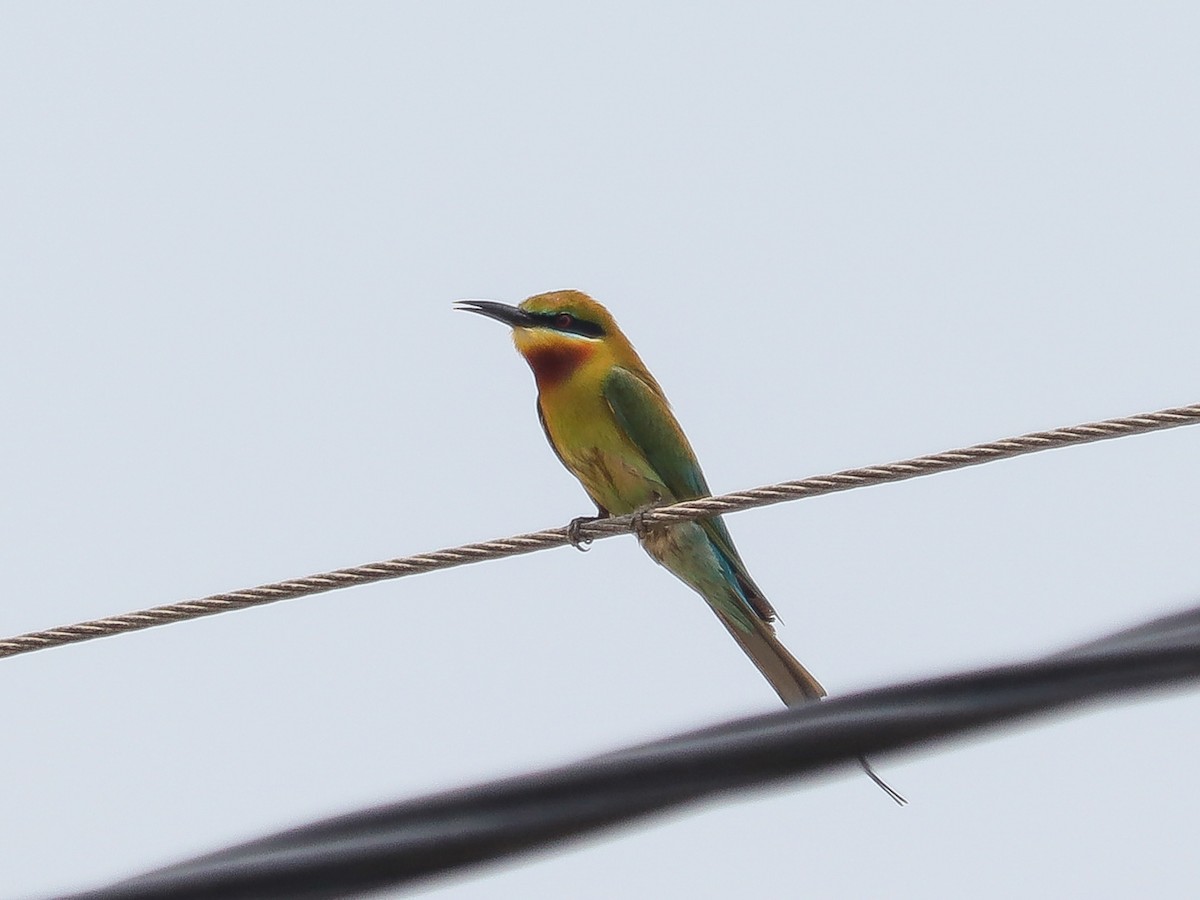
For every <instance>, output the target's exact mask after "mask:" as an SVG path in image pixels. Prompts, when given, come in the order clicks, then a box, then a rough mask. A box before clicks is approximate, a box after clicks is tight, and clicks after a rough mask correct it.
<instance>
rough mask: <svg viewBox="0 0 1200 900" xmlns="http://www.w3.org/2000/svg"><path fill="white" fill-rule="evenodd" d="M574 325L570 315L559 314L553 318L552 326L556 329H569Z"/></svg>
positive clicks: (572, 317)
mask: <svg viewBox="0 0 1200 900" xmlns="http://www.w3.org/2000/svg"><path fill="white" fill-rule="evenodd" d="M574 324H575V317H574V316H573V315H571V314H570V313H559V314H558V315H557V316H555V317H554V325H555V327H557V328H570V327H571V326H572V325H574Z"/></svg>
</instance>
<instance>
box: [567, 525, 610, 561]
mask: <svg viewBox="0 0 1200 900" xmlns="http://www.w3.org/2000/svg"><path fill="white" fill-rule="evenodd" d="M602 518H604V517H603V516H576V517H575V518H574V519H572V520H571V522H570V524H568V525H567V543H568V544H570V545H571V546H572V547H574V548H575V549H576V550H578V551H579V552H580V553H587V551H588V550H590V549H591V546H592V538H590V537H584V536H583V535H582V534H580V533H579V531H580V529H581V528H583V526H584V525H590V524H591V523H592V522H595V521H597V520H599V519H602Z"/></svg>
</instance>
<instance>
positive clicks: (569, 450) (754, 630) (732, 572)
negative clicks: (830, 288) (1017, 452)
mask: <svg viewBox="0 0 1200 900" xmlns="http://www.w3.org/2000/svg"><path fill="white" fill-rule="evenodd" d="M456 307H457V308H458V309H460V310H463V311H466V312H472V313H478V314H480V315H483V316H487V317H489V318H492V319H495V320H497V321H499V322H502V323H504V324H505V325H508V326H509V327H510V328H511V329H512V338H513V343H514V344H515V345H516V349H517V351H518V352H519V353H520V354H521V355H522V356H523V357H524V358H525V361H526V362H527V363H528V364H529V367H530V369H531V370H532V371H533V377H534V381H535V383H536V386H537V414H538V419H539V421H540V422H541V425H542V429H543V431H544V432H545V435H546V439H547V440H548V441H549V443H550V447H551V449H553V451H554V453H555V455H556V456H557V457H558V459H559V461H560V462H561V463H562V464H563V465H564V466H565V467H566V469H567V470H568V471H569V472H570V473H571V474H572V475H574V476H575V478H577V479H578V480H579V482H580V484H581V485H582V486H583V489H584V491H585V492H586V493H587V494H588V496H589V497H590V498H591V500H592V502H593V503H595V505H596V510H597V515H596V516H594V517H580V518H577V519H575V520H574V521H573V522H572V526H571V528H570V529H569V530H568V533H569V534H570V535H571V537H572V543H576V544H577V545H578V544H579V541H578V528H579V526H580V525H581V523H583V522H586V521H594V520H595V519H599V518H606V517H609V516H624V515H631V514H633V515H635V516H640V514H641V513H643V512H644V511H646V510H648V509H651V508H653V507H654V506H657V505H662V504H670V503H678V502H682V501H685V500H695V499H698V498H701V497H707V496H710V495H711V493H712V492H711V491H710V490H709V487H708V482H707V481H706V480H705V477H704V473H703V471H702V470H701V468H700V464H699V462H698V461H697V459H696V454H695V452H694V451H693V450H692V446H691V444H690V443H689V442H688V439H687V436H686V435H685V434H684V432H683V429H682V428H681V427H680V425H679V422H678V420H677V419H676V417H675V414H674V413H673V412H672V410H671V406H670V404H669V403H668V401H667V397H666V394H664V393H663V390H662V388H661V387H660V386H659V383H658V381H657V380H655V378H654V376H653V375H652V374H650V370H649V369H648V368H647V367H646V365H645V363H643V362H642V360H641V357H640V356H638V353H637V351H636V350H635V349H634V347H633V344H631V343H630V341H629V339H628V338H627V337H626V336H625V334H624V333H623V332H622V331H621V329H620V328H619V327H618V326H617V322H616V320H615V319H614V318H613V316H612V314H611V313H610V312H609V311H608V310H607V309H606V308H605V307H604V306H602V305H601V304H600V303H599V302H598V301H596V300H594V299H593V298H592V297H590V296H588V295H587V294H585V293H583V292H582V291H578V290H559V291H550V292H547V293H542V294H535V295H534V296H532V297H529V298H527V299H525V300H523V301H522V302H521V303H520V304H519V305H516V306H512V305H509V304H507V303H499V302H496V301H493V300H461V301H458V303H457V304H456ZM636 530H637V533H638V538H639V540H640V542H641V544H642V547H643V548H644V549H645V550H646V552H647V553H648V554H649V555H650V557H651V558H652V559H654V560H655V561H656V562H657V563H659V564H660V565H662V566H663V567H664V568H666V569H667V570H668V571H670V572H671V573H672V574H674V575H675V576H676V577H678V578H679V579H680V580H681V581H683V582H684V583H685V584H687V585H688V586H689V587H691V588H692V589H693V590H694V591H696V592H697V593H698V594H700V596H701V597H703V598H704V599H705V600H706V601H707V603H708V606H709V608H710V609H712V611H713V612H714V613H715V614H716V617H717V619H718V620H719V621H720V622H721V624H722V625H723V626H725V629H726V630H727V631H728V632H729V634H730V635H732V637H733V639H734V640H735V641H736V642H737V644H738V646H740V647H741V648H742V650H743V651H744V652H745V654H746V656H748V657H749V658H750V661H751V662H753V663H754V665H755V666H756V667H757V668H758V670H759V672H761V673H762V675H763V676H764V677H765V678H766V680H767V681H768V682H769V683H770V685H771V687H773V688H774V689H775V692H776V693H777V694H778V695H779V698H780V699H781V700H782V701H783V702H784V704H785V705H787V706H797V705H800V704H803V703H807V702H810V701H815V700H820V699H821V698H822V697H824V696H825V695H826V692H825V688H824V687H822V685H821V683H820V682H819V681H818V680H817V679H816V678H815V677H814V676H813V675H812V673H811V672H809V671H808V669H807V668H805V666H804V665H803V664H802V663H801V662H800V661H799V660H797V659H796V658H795V657H794V656H793V655H792V654H791V653H790V652H789V651H788V649H787V648H786V647H785V646H784V645H783V643H782V642H781V641H780V640H779V638H778V636H777V635H776V633H775V626H774V623H775V622H776V620H777V619H778V616H777V614H776V612H775V609H774V607H772V605H771V603H770V602H769V601H768V600H767V598H766V596H765V594H764V593H763V591H762V590H761V589H760V588H759V587H758V585H757V584H755V582H754V579H753V578H751V577H750V573H749V571H748V570H747V568H746V564H745V563H744V562H743V561H742V558H741V555H740V554H739V553H738V550H737V547H736V546H734V543H733V538H732V537H731V536H730V534H729V530H728V528H727V527H726V526H725V523H724V521H723V520H722V519H721V517H720V516H710V517H707V518H703V519H696V520H693V521H684V522H672V523H667V524H662V523H645V524H639V527H638V528H637V529H636ZM861 762H862V764H863V766H864V768H865V769H866V770H867V773H868V774H869V775H870V776H871V777H872V779H873V780H875V781H876V783H878V784H880V786H881V787H883V788H884V790H886V791H888V793H889V794H891V795H892V796H893V797H894V798H899V795H898V794H896V793H895V792H894V791H893V790H892V789H891V788H890V787H888V786H887V785H886V784H884V783H883V782H882V780H881V779H879V777H878V776H877V775H876V774H875V773H874V771H873V770H872V769H871V768H870V766H869V765H868V764H867V762H866V760H865V759H863V760H861ZM900 799H902V798H900Z"/></svg>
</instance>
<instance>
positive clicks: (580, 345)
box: [456, 291, 644, 388]
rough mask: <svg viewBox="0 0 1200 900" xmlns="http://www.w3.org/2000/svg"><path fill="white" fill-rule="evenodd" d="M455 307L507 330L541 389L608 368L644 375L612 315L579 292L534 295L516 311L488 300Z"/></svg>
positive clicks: (513, 307)
mask: <svg viewBox="0 0 1200 900" xmlns="http://www.w3.org/2000/svg"><path fill="white" fill-rule="evenodd" d="M456 306H457V308H458V309H462V310H466V311H467V312H474V313H479V314H480V315H484V316H488V317H489V318H492V319H496V320H498V321H500V322H503V323H504V324H506V325H509V326H511V328H512V330H513V343H514V344H516V345H517V350H518V351H519V352H520V354H521V355H522V356H524V357H525V359H526V361H527V362H528V363H529V366H530V368H531V369H533V374H534V377H535V378H536V379H537V382H538V386H539V387H541V388H548V387H553V386H555V385H557V384H559V383H561V382H563V381H564V380H565V379H567V378H569V377H571V376H572V375H574V374H576V373H577V372H579V371H580V370H581V369H584V368H585V367H586V368H588V369H592V368H593V367H594V368H595V370H596V371H597V372H598V373H600V372H603V371H607V369H608V368H609V367H611V366H613V365H626V366H630V367H634V368H637V369H639V370H644V366H643V365H642V362H641V360H640V359H638V356H637V353H636V352H635V351H634V349H633V347H632V346H631V345H630V343H629V341H628V340H627V339H626V337H625V335H623V334H622V333H621V330H620V329H619V328H618V327H617V323H616V320H614V319H613V317H612V314H611V313H610V312H609V311H608V310H607V309H605V308H604V307H603V306H601V305H600V304H599V303H597V302H596V301H595V300H593V299H592V298H591V297H589V296H588V295H587V294H585V293H583V292H582V291H551V292H550V293H547V294H536V295H534V296H532V297H530V298H528V299H526V300H523V301H521V303H520V305H518V306H509V305H508V304H507V303H497V302H495V301H493V300H460V301H459V302H458V303H457V304H456Z"/></svg>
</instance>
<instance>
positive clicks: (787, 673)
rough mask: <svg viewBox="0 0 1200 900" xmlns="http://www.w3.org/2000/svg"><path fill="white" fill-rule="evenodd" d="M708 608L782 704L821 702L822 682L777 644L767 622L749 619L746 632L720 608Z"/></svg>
mask: <svg viewBox="0 0 1200 900" xmlns="http://www.w3.org/2000/svg"><path fill="white" fill-rule="evenodd" d="M711 608H712V610H713V612H715V613H716V614H717V618H718V619H720V620H721V624H722V625H724V626H725V627H726V629H728V631H729V633H730V634H731V635H733V639H734V640H735V641H737V642H738V646H740V647H741V648H742V650H743V651H744V652H745V654H746V655H747V656H748V657H750V660H751V662H753V663H754V665H756V666H757V667H758V671H760V672H762V674H763V677H764V678H766V679H767V681H769V682H770V683H771V687H773V688H775V693H777V694H779V698H780V699H781V700H783V702H784V703H785V704H787V705H788V706H795V705H797V704H799V703H803V702H805V701H807V700H820V699H821V698H822V697H824V696H825V688H823V687H821V682H819V681H817V679H815V678H814V677H813V676H812V673H810V672H809V671H808V669H806V668H804V666H803V665H801V663H800V661H799V660H798V659H796V657H794V656H792V654H791V653H789V652H788V649H787V648H786V647H785V646H783V644H782V643H780V641H779V638H777V637H776V636H775V629H774V628H772V627H771V624H770V623H769V622H764V621H763V620H762V619H759V618H758V617H751V618H750V623H751V625H752V628H751V630H750V631H745V630H744V628H743V626H742V625H741V624H740V623H738V622H735V621H734V620H733V619H732V618H730V617H729V616H727V615H726V614H725V613H723V612H722V611H721V610H720V609H718V608H717V607H715V606H713V607H711Z"/></svg>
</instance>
